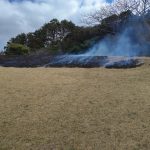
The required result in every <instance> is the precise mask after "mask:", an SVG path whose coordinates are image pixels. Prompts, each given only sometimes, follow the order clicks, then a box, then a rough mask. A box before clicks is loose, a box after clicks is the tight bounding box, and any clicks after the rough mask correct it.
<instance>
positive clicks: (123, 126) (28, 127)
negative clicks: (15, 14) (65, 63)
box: [0, 59, 150, 150]
mask: <svg viewBox="0 0 150 150" xmlns="http://www.w3.org/2000/svg"><path fill="white" fill-rule="evenodd" d="M149 64H150V60H148V59H147V60H146V65H144V66H142V67H139V68H135V69H121V70H117V69H111V70H107V69H104V68H95V69H79V68H70V69H69V68H59V69H58V68H57V69H56V68H35V69H31V68H29V69H28V68H24V69H19V68H18V69H17V68H2V67H1V68H0V150H149V149H150V65H149Z"/></svg>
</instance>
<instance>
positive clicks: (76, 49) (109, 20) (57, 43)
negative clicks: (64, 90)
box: [5, 0, 150, 55]
mask: <svg viewBox="0 0 150 150" xmlns="http://www.w3.org/2000/svg"><path fill="white" fill-rule="evenodd" d="M149 9H150V0H133V1H130V0H115V1H114V2H113V3H111V4H108V5H105V6H104V7H102V8H101V9H100V10H96V11H95V12H93V13H90V14H86V15H85V16H83V18H82V19H83V20H82V21H83V22H84V23H86V24H88V25H90V26H82V27H81V26H77V25H75V24H74V23H73V22H71V21H68V20H62V21H59V20H57V19H52V20H51V21H50V22H48V23H46V24H44V25H43V26H42V27H41V28H40V29H38V30H36V31H35V32H32V33H28V34H25V33H21V34H19V35H17V36H16V37H14V38H11V39H10V40H9V41H8V43H7V45H6V46H5V54H7V55H25V54H30V53H33V52H36V51H39V50H42V51H49V52H50V53H51V54H62V53H81V52H83V51H84V50H86V49H87V48H89V47H90V46H92V44H94V43H95V42H97V41H98V40H100V39H102V38H104V37H105V36H106V35H107V34H112V35H115V34H117V33H118V32H119V30H120V29H121V28H122V26H125V25H126V23H127V22H128V21H129V18H133V16H134V18H135V16H136V17H140V18H147V16H148V15H149V14H150V11H149ZM147 22H148V23H149V20H148V21H147ZM91 24H92V26H91Z"/></svg>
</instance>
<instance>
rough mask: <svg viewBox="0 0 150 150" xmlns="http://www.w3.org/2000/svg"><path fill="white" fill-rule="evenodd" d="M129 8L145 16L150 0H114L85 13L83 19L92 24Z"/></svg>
mask: <svg viewBox="0 0 150 150" xmlns="http://www.w3.org/2000/svg"><path fill="white" fill-rule="evenodd" d="M128 10H130V11H131V12H132V13H133V14H135V15H138V16H145V15H146V14H147V13H148V12H149V10H150V0H114V2H112V3H110V4H107V5H105V6H103V7H101V8H100V9H99V10H96V11H94V12H92V13H89V14H86V15H84V16H83V19H82V21H83V22H84V23H86V24H90V25H91V24H99V23H101V21H102V20H103V19H104V18H107V17H109V16H111V15H114V14H116V15H119V14H120V13H121V12H125V11H128Z"/></svg>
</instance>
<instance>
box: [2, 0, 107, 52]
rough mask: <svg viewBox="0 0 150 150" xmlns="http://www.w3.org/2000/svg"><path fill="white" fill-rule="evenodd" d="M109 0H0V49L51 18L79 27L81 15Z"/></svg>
mask: <svg viewBox="0 0 150 150" xmlns="http://www.w3.org/2000/svg"><path fill="white" fill-rule="evenodd" d="M107 2H110V0H109V1H108V0H0V6H1V9H0V20H1V21H0V50H2V49H3V47H4V46H5V45H6V42H7V41H8V40H9V39H10V38H11V37H14V36H16V35H17V34H19V33H22V32H25V33H27V32H33V31H34V30H36V29H38V28H39V27H40V26H42V25H43V24H44V23H46V22H48V21H49V20H51V19H52V18H58V19H59V20H62V19H68V20H72V21H73V22H74V23H76V24H80V18H81V15H82V14H85V13H87V12H90V11H93V10H96V9H99V8H100V7H101V6H103V5H105V4H106V3H107Z"/></svg>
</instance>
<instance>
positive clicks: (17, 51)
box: [5, 43, 30, 55]
mask: <svg viewBox="0 0 150 150" xmlns="http://www.w3.org/2000/svg"><path fill="white" fill-rule="evenodd" d="M29 51H30V49H29V48H28V47H26V46H24V45H22V44H16V43H8V45H7V47H5V54H6V55H26V54H29Z"/></svg>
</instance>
